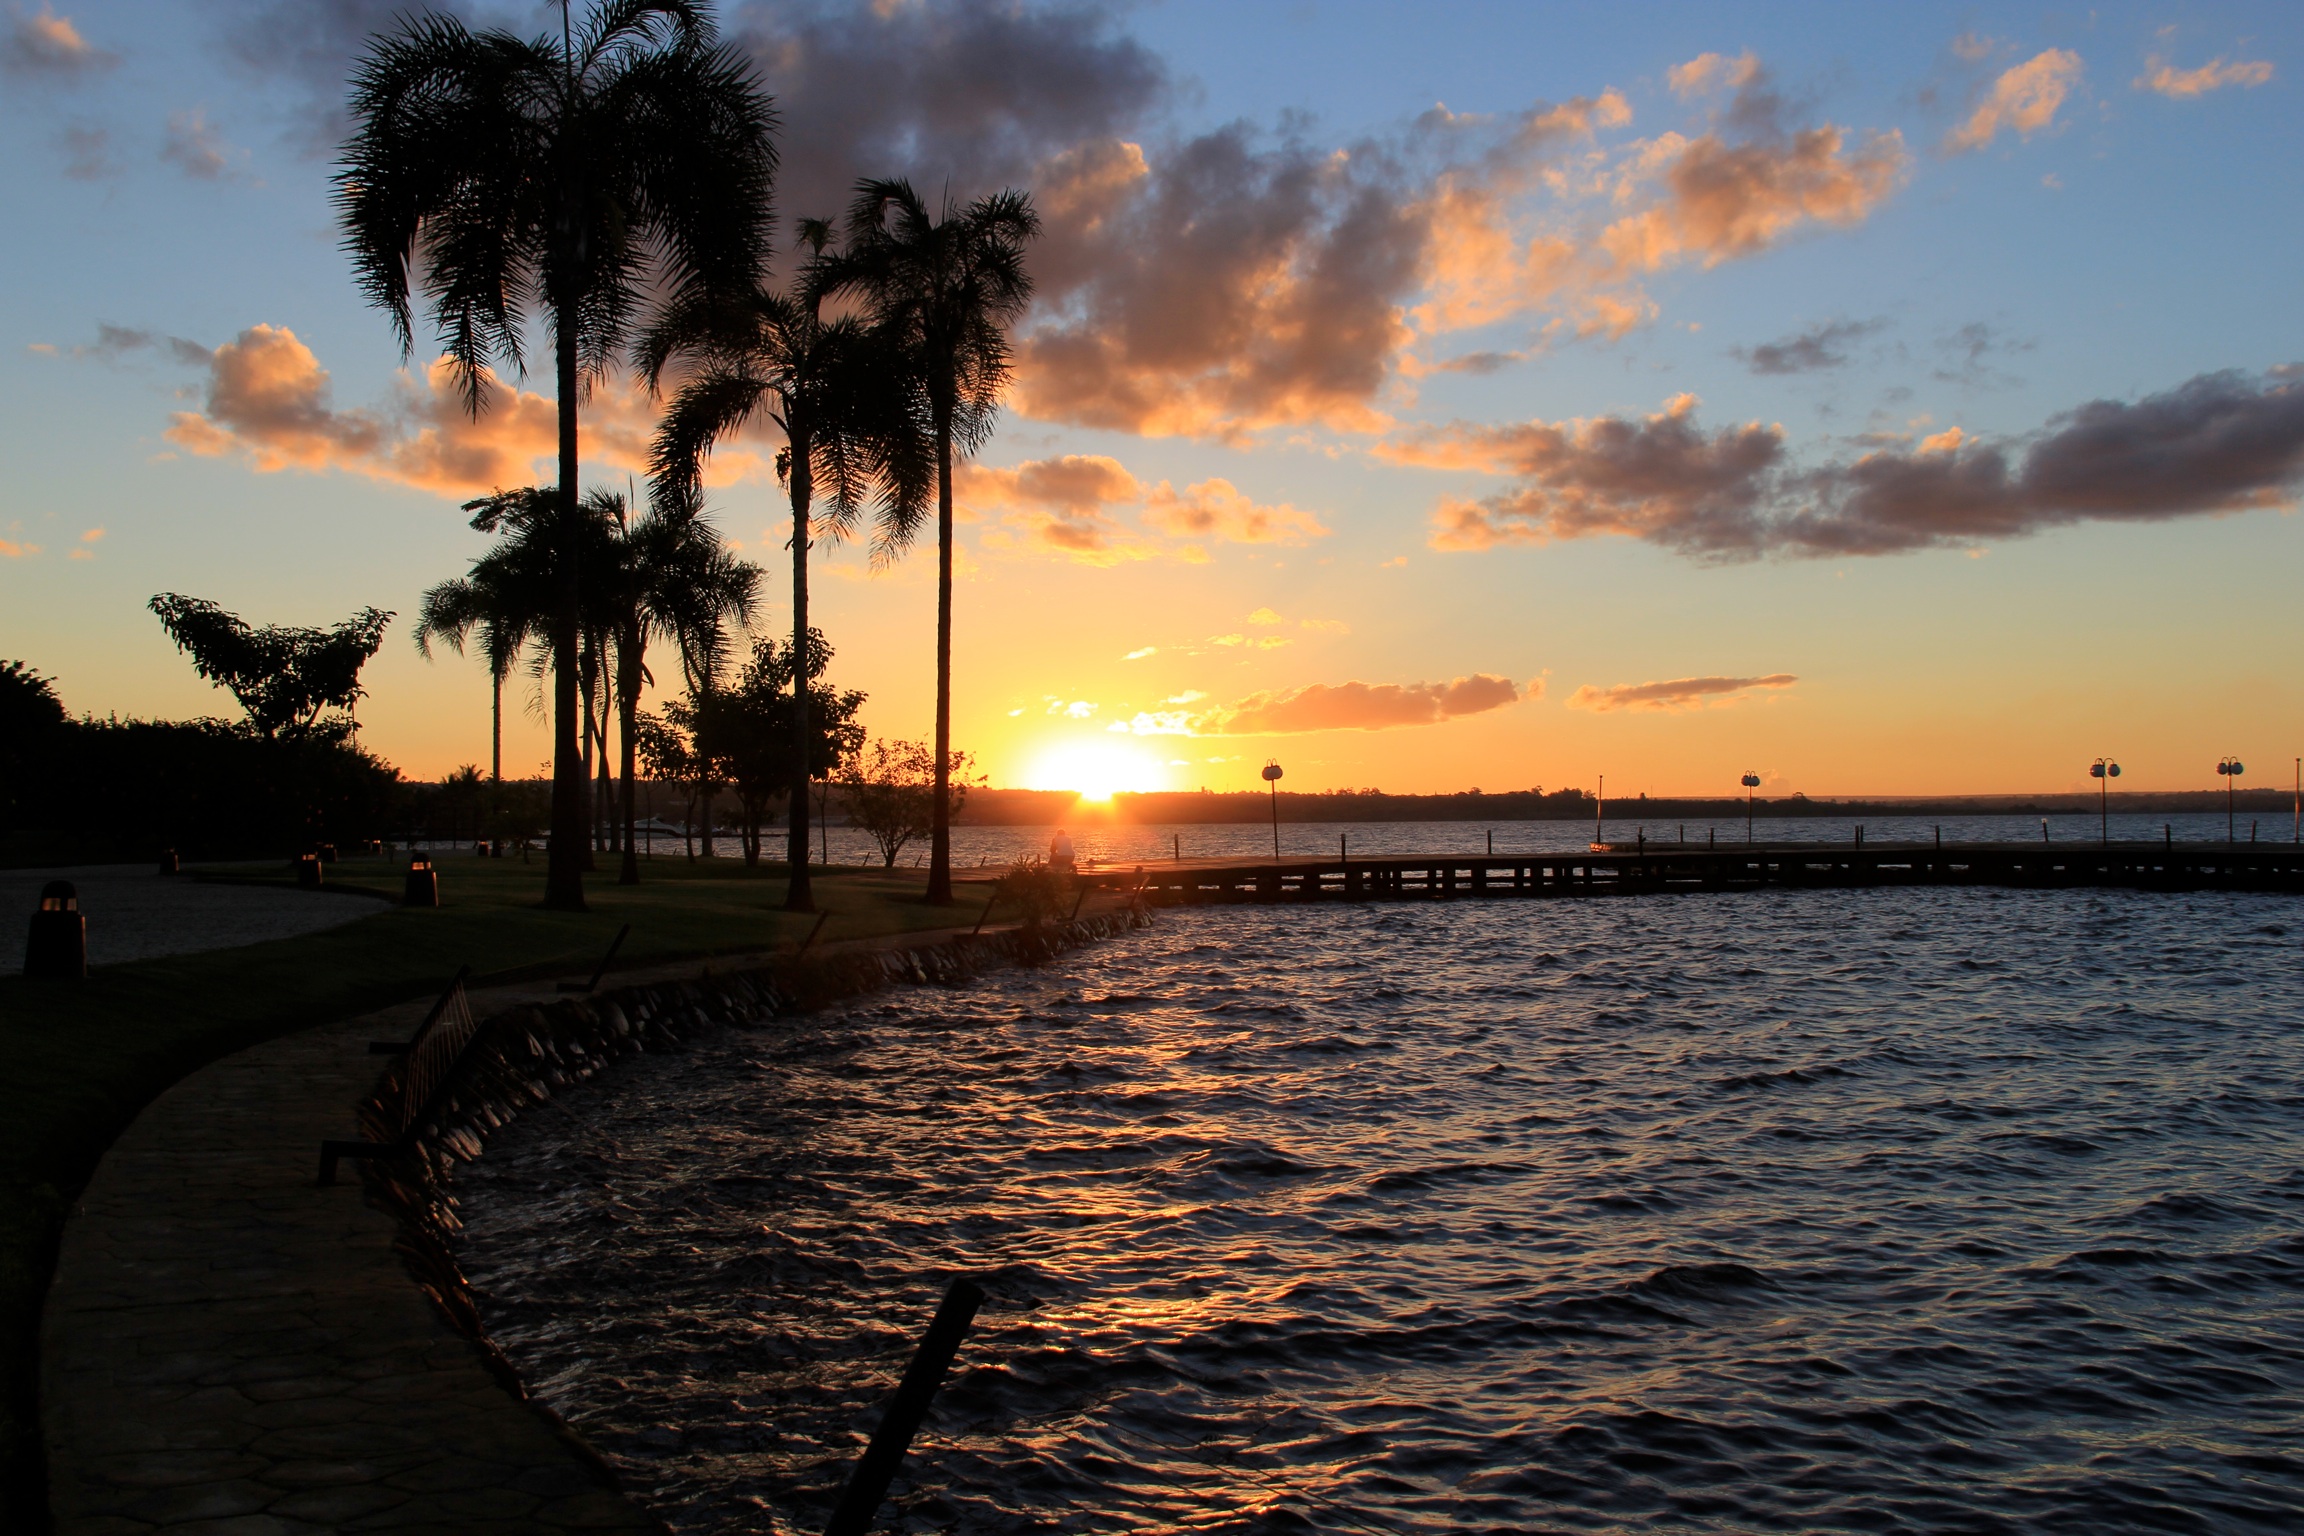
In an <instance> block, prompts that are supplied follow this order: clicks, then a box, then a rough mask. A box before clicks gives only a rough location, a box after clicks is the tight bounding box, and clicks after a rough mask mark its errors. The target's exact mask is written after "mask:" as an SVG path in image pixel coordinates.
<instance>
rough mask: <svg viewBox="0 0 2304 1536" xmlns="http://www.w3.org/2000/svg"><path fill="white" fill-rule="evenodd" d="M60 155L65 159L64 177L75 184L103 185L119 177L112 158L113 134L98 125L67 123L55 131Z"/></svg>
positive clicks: (116, 166) (115, 163) (118, 168)
mask: <svg viewBox="0 0 2304 1536" xmlns="http://www.w3.org/2000/svg"><path fill="white" fill-rule="evenodd" d="M55 144H56V150H57V153H59V154H61V155H62V156H63V157H64V174H65V175H67V176H69V177H71V178H72V179H73V180H74V181H103V180H105V179H106V178H107V177H112V176H117V175H119V174H120V165H119V162H118V161H116V160H114V159H113V158H112V131H111V130H110V129H108V128H104V127H100V126H98V125H97V124H95V123H67V124H66V125H65V126H63V127H62V128H59V129H57V130H56V138H55Z"/></svg>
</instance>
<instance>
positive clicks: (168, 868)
mask: <svg viewBox="0 0 2304 1536" xmlns="http://www.w3.org/2000/svg"><path fill="white" fill-rule="evenodd" d="M181 867H182V866H181V865H179V864H178V863H177V861H176V850H175V849H173V848H163V849H161V850H160V873H162V874H164V875H172V874H174V873H176V871H177V870H178V869H179V868H181Z"/></svg>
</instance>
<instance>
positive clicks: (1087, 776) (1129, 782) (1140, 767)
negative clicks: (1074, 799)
mask: <svg viewBox="0 0 2304 1536" xmlns="http://www.w3.org/2000/svg"><path fill="white" fill-rule="evenodd" d="M1024 787H1025V788H1026V789H1069V790H1073V791H1076V792H1077V793H1078V794H1079V796H1080V798H1081V799H1083V800H1109V799H1111V798H1112V797H1113V796H1114V795H1116V794H1121V793H1142V792H1145V791H1149V790H1159V789H1165V788H1167V787H1168V786H1167V772H1166V770H1165V769H1163V768H1162V766H1161V765H1160V763H1159V761H1158V760H1157V759H1155V758H1153V757H1152V756H1151V755H1150V754H1148V753H1145V752H1142V751H1140V750H1138V749H1136V748H1134V747H1127V746H1122V745H1120V744H1119V743H1117V742H1109V741H1059V742H1052V743H1050V744H1049V745H1048V746H1046V747H1043V748H1042V749H1041V750H1040V752H1039V754H1038V755H1037V756H1036V757H1034V758H1033V760H1032V766H1031V767H1030V768H1029V769H1027V770H1026V772H1025V774H1024Z"/></svg>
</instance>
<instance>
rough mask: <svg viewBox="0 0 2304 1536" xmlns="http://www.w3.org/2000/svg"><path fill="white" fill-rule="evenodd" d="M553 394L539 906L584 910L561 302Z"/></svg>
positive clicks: (570, 377) (566, 364)
mask: <svg viewBox="0 0 2304 1536" xmlns="http://www.w3.org/2000/svg"><path fill="white" fill-rule="evenodd" d="M553 320H554V325H553V331H554V333H555V334H554V337H553V343H554V351H555V352H556V353H557V354H558V356H557V357H556V359H555V362H556V364H557V368H556V370H555V371H556V373H557V374H558V379H557V384H558V388H559V392H560V401H559V408H560V539H559V545H560V548H559V558H560V572H559V575H560V593H559V599H560V600H559V607H558V611H557V612H555V613H554V614H553V615H552V853H551V862H550V863H549V865H548V866H547V867H546V870H545V875H544V905H545V906H546V907H548V908H551V909H553V910H555V911H561V912H581V911H583V910H584V865H585V862H586V859H587V858H588V857H589V851H588V850H587V849H586V848H585V846H584V845H585V841H586V839H585V836H584V821H585V816H584V790H585V782H584V763H583V760H582V757H581V749H580V748H579V746H578V745H577V741H576V724H577V709H578V707H579V704H578V700H577V697H576V681H577V678H576V629H577V625H578V623H579V622H580V618H581V607H582V602H583V594H582V592H581V590H580V589H579V587H578V585H577V571H576V560H577V553H578V551H579V550H580V549H581V547H582V539H581V534H582V525H581V524H580V523H579V522H578V513H577V507H576V306H575V305H574V304H573V303H566V302H564V303H562V304H561V305H560V306H559V312H558V313H557V314H556V315H554V316H553Z"/></svg>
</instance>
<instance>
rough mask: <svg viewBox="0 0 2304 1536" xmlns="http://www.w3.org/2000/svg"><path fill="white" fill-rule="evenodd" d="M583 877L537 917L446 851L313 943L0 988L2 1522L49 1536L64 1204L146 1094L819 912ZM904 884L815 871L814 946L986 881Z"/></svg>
mask: <svg viewBox="0 0 2304 1536" xmlns="http://www.w3.org/2000/svg"><path fill="white" fill-rule="evenodd" d="M603 863H604V865H605V866H606V867H605V868H604V869H603V870H602V872H601V873H599V874H597V875H595V876H593V877H591V878H590V879H589V880H588V881H587V886H588V891H587V895H588V898H589V900H590V902H591V908H592V909H591V910H590V911H589V912H584V913H564V912H546V911H544V910H542V909H541V908H540V907H539V906H538V902H539V901H540V900H541V899H542V896H543V889H544V865H543V863H542V860H541V858H539V859H538V861H537V862H536V863H533V864H522V863H521V862H519V861H518V860H517V859H480V858H475V857H472V856H470V855H469V854H464V855H448V856H444V858H443V861H442V863H441V865H440V897H441V902H442V905H441V906H440V907H439V908H438V909H437V910H410V909H403V908H400V907H398V906H394V905H388V904H387V903H385V902H381V901H371V900H369V899H368V898H366V897H362V896H359V895H352V894H342V895H331V896H324V897H321V898H318V899H323V900H334V901H346V902H354V903H358V904H359V905H360V906H361V907H362V908H363V909H370V908H372V909H373V910H372V911H371V912H370V914H369V915H367V916H364V917H362V918H360V919H359V920H358V921H356V922H352V923H348V924H346V925H344V926H342V927H339V928H332V929H329V930H328V931H326V932H323V933H315V934H307V935H305V936H304V937H302V938H296V939H284V940H280V941H278V942H274V943H268V944H256V945H251V946H249V947H247V948H244V949H231V950H216V951H211V952H209V953H206V954H197V955H179V956H175V957H171V958H168V959H160V960H146V961H139V962H136V963H134V964H129V965H119V966H107V967H105V968H103V969H101V970H98V971H97V972H95V973H94V975H92V976H91V977H90V979H89V980H88V981H86V982H84V983H80V984H77V985H74V984H70V983H55V982H39V983H34V982H27V981H25V980H24V979H23V978H22V977H21V976H19V975H16V974H15V969H16V966H15V960H14V957H13V956H9V957H7V958H6V959H5V961H0V964H5V965H6V968H7V972H8V974H6V975H5V976H0V1063H4V1066H0V1527H5V1528H6V1529H8V1530H11V1531H16V1530H23V1531H28V1532H29V1531H35V1530H39V1529H42V1528H44V1525H45V1511H44V1509H41V1508H40V1505H41V1502H42V1494H41V1450H40V1440H39V1425H38V1419H37V1403H36V1399H35V1392H36V1389H37V1377H38V1365H39V1361H38V1344H37V1331H38V1323H39V1311H40V1299H41V1296H42V1293H43V1292H44V1291H45V1289H46V1287H47V1283H48V1274H49V1270H50V1268H51V1267H52V1265H53V1263H54V1257H55V1250H56V1240H57V1235H58V1233H59V1231H60V1230H61V1228H62V1224H63V1219H64V1215H65V1212H66V1211H67V1210H68V1209H69V1208H70V1205H71V1202H72V1199H73V1197H74V1196H75V1195H76V1194H77V1192H78V1191H79V1190H80V1188H81V1187H82V1185H84V1184H85V1183H86V1182H87V1180H88V1176H89V1174H90V1173H91V1172H92V1171H93V1170H94V1168H95V1166H96V1162H97V1160H98V1159H99V1158H100V1157H102V1155H103V1153H104V1149H105V1148H106V1147H107V1146H109V1145H111V1143H112V1140H113V1138H114V1137H116V1136H117V1135H118V1134H119V1133H120V1131H121V1130H122V1129H123V1128H125V1127H126V1126H127V1124H128V1122H129V1121H130V1120H132V1119H134V1118H135V1116H136V1113H137V1111H138V1110H139V1109H141V1108H142V1107H143V1106H144V1105H145V1104H146V1103H148V1102H149V1101H150V1100H151V1099H152V1098H153V1096H154V1095H156V1094H158V1093H159V1092H160V1091H161V1090H162V1089H164V1088H166V1087H167V1086H168V1085H169V1084H171V1083H173V1082H175V1081H176V1080H177V1079H179V1078H181V1077H183V1076H184V1075H185V1074H186V1073H189V1072H191V1071H193V1070H195V1069H196V1068H198V1067H200V1066H202V1065H204V1064H206V1063H207V1062H210V1061H213V1060H215V1059H216V1058H217V1057H219V1056H222V1055H225V1054H228V1053H229V1052H232V1051H235V1050H238V1049H240V1048H242V1047H243V1046H248V1045H252V1044H255V1043H256V1042H258V1041H260V1040H265V1039H269V1038H271V1037H273V1036H275V1035H281V1034H286V1033H288V1032H290V1031H292V1030H296V1029H300V1028H303V1027H306V1026H308V1025H313V1024H320V1023H325V1022H327V1021H329V1020H333V1019H340V1018H345V1017H348V1016H351V1015H354V1014H358V1013H364V1012H367V1011H369V1010H371V1009H374V1008H380V1007H383V1006H385V1005H386V1004H389V1003H394V1002H399V1001H402V1000H404V999H407V998H412V997H422V996H426V995H429V994H431V993H433V992H436V991H438V990H439V989H440V988H441V987H442V986H443V985H445V984H446V982H447V980H448V978H449V977H450V976H452V975H453V974H454V973H455V971H456V968H457V967H458V966H460V965H466V964H468V965H470V966H471V967H472V970H473V973H474V979H475V982H476V983H478V984H495V983H503V982H510V981H519V980H527V979H534V978H539V977H545V976H577V975H584V974H587V973H589V972H590V970H591V969H592V967H593V965H594V964H596V963H597V961H598V958H599V956H600V955H601V954H602V953H603V952H604V951H605V950H606V949H607V947H608V943H609V940H610V939H612V938H613V937H614V936H615V933H616V930H617V928H618V927H619V926H620V925H622V924H625V923H630V924H631V925H632V932H631V935H630V936H629V937H628V938H627V939H626V940H625V942H624V947H623V949H622V951H621V952H620V953H619V954H618V956H617V962H616V964H617V968H618V969H619V970H621V969H625V968H627V967H632V966H642V965H649V964H653V963H658V962H662V961H667V960H675V959H689V958H699V957H709V956H714V955H736V954H742V953H747V952H758V951H764V950H773V949H776V948H780V947H781V948H789V947H792V946H795V945H797V944H798V943H799V942H800V940H801V939H803V938H804V937H805V936H806V935H807V933H808V932H809V930H810V929H811V928H812V927H813V926H814V924H815V919H814V918H813V917H808V916H801V915H795V914H790V913H785V912H782V911H780V910H778V908H779V907H780V906H781V905H782V903H783V900H784V874H783V869H782V867H781V866H776V865H763V866H761V867H760V868H759V869H757V870H747V869H746V868H744V866H743V865H742V863H741V862H739V861H737V860H734V859H719V860H713V861H708V862H699V863H695V864H690V863H689V862H687V860H685V859H684V858H681V857H677V856H670V857H658V858H657V859H655V860H653V861H651V862H647V863H644V864H643V865H642V868H641V877H642V880H643V882H644V883H642V884H641V885H639V886H636V887H619V886H617V885H616V884H615V883H614V880H615V864H614V861H613V860H612V859H608V858H606V857H605V856H603ZM402 868H403V865H402V863H401V861H400V860H398V859H352V860H346V861H343V862H341V863H338V864H336V865H334V866H332V867H331V868H330V870H329V872H328V881H329V884H330V885H331V886H334V887H338V888H340V889H342V890H343V891H345V892H353V891H369V892H373V893H375V894H377V895H383V896H388V897H390V898H392V899H394V900H397V898H398V896H399V894H400V889H401V871H402ZM186 874H187V877H199V878H212V879H223V880H233V881H258V882H264V883H279V884H288V883H290V876H289V875H288V873H287V871H286V869H285V868H284V866H282V865H281V864H277V863H268V864H261V865H215V866H204V867H201V868H199V869H196V870H188V871H187V872H186ZM922 885H923V879H922V876H921V874H920V873H919V872H918V871H911V870H900V871H889V872H886V873H883V872H880V871H877V870H874V871H862V870H853V869H851V870H844V871H839V872H834V873H830V874H823V873H820V874H819V875H818V876H817V882H816V887H815V890H816V898H817V903H818V905H819V906H820V907H821V908H823V909H824V910H827V911H829V912H831V913H832V917H831V919H830V921H829V922H828V923H827V924H826V925H825V928H824V930H823V933H822V935H821V937H820V938H819V940H818V942H819V943H827V944H828V943H833V942H836V941H837V940H840V939H843V938H860V937H868V936H873V935H880V934H888V933H897V932H905V931H910V930H915V929H927V928H941V927H949V926H952V925H953V924H955V923H958V924H961V925H966V924H970V923H973V922H974V921H975V920H976V915H977V913H978V911H979V910H980V909H981V906H982V900H983V888H982V887H976V888H975V889H973V890H970V889H967V888H964V889H963V891H962V893H961V897H960V905H959V906H958V907H947V908H942V909H936V908H930V907H928V906H925V905H923V904H922V902H921V899H920V896H921V890H922Z"/></svg>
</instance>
